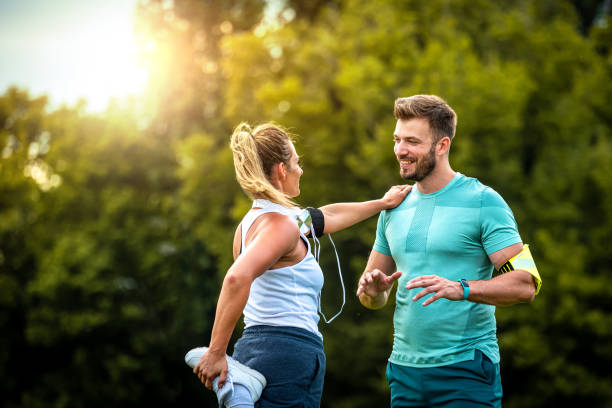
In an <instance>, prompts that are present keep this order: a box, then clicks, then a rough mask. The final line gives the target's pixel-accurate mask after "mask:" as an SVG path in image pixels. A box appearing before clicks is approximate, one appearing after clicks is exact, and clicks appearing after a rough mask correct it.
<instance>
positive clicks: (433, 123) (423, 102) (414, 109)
mask: <svg viewBox="0 0 612 408" xmlns="http://www.w3.org/2000/svg"><path fill="white" fill-rule="evenodd" d="M393 114H394V115H395V118H396V119H397V120H409V119H415V118H424V119H427V121H428V122H429V128H430V129H431V133H432V136H433V139H434V142H437V141H439V140H440V139H442V138H443V137H448V138H449V139H451V140H453V137H455V129H456V128H457V114H456V113H455V111H454V110H453V109H452V108H451V107H450V106H449V105H448V103H446V102H445V101H444V100H443V99H442V98H440V97H439V96H436V95H413V96H410V97H408V98H397V99H396V100H395V107H394V109H393Z"/></svg>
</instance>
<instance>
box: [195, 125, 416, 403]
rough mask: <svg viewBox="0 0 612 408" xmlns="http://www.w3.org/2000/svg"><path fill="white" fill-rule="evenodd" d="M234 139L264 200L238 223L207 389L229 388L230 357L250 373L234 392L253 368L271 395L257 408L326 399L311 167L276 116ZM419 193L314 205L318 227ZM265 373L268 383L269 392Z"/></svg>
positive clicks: (245, 171) (245, 173)
mask: <svg viewBox="0 0 612 408" xmlns="http://www.w3.org/2000/svg"><path fill="white" fill-rule="evenodd" d="M230 146H231V149H232V151H233V155H234V167H235V170H236V178H237V180H238V183H239V184H240V186H241V187H242V189H243V190H244V191H245V193H246V194H247V195H248V196H249V197H250V198H252V199H253V200H254V201H253V208H252V209H251V210H250V211H249V212H248V213H247V214H246V215H245V217H244V218H243V220H242V222H241V223H240V225H239V226H238V228H237V230H236V234H235V236H234V243H233V253H234V263H233V265H232V266H231V267H230V269H229V270H228V272H227V274H226V276H225V279H224V280H223V285H222V287H221V294H220V295H219V300H218V303H217V311H216V316H215V321H214V324H213V329H212V334H211V340H210V345H209V347H208V349H206V348H201V349H199V350H200V353H199V355H201V358H200V359H199V361H198V362H197V364H196V365H195V368H194V373H195V374H197V375H198V377H199V378H200V380H201V381H202V383H204V384H205V385H206V387H207V388H209V389H211V388H212V387H213V382H215V387H214V388H215V390H221V389H223V388H224V385H225V383H226V380H227V376H228V361H229V362H230V377H231V376H232V371H235V378H239V377H240V376H241V375H242V376H243V377H242V378H245V381H243V382H241V381H240V380H238V381H234V382H235V383H236V384H234V391H236V389H237V388H240V387H239V386H240V385H241V383H247V382H248V381H249V379H248V377H249V375H251V380H253V381H252V384H253V383H255V386H252V384H251V386H249V384H242V385H246V389H250V391H251V397H252V400H257V397H258V395H257V394H258V393H261V397H260V398H259V400H258V401H257V406H259V407H262V408H263V407H295V406H301V407H319V405H320V401H321V394H322V392H323V377H324V374H325V354H324V352H323V338H322V336H321V333H320V332H319V329H318V322H319V312H320V306H319V305H320V304H319V296H320V292H321V288H322V287H323V273H322V271H321V268H320V267H319V264H318V262H317V261H316V259H315V257H314V256H313V254H312V251H311V245H310V243H309V241H308V239H307V236H306V235H305V234H304V231H305V229H303V230H302V231H301V230H300V225H299V223H300V220H299V219H298V218H299V217H298V215H299V213H300V211H299V208H297V206H296V204H295V203H294V202H293V201H292V199H293V198H295V197H297V196H298V195H299V194H300V177H301V176H302V173H303V171H302V169H301V168H300V164H299V157H298V154H297V153H296V150H295V147H294V146H293V143H292V141H291V140H290V138H289V136H288V135H287V132H285V131H284V130H283V129H282V128H280V127H279V126H276V125H273V124H264V125H260V126H258V127H256V128H255V129H251V127H250V126H248V125H247V124H241V125H239V126H238V127H237V128H236V130H235V131H234V133H233V134H232V138H231V143H230ZM409 191H410V186H394V187H392V188H391V189H390V190H389V191H388V192H387V193H386V194H385V195H384V197H382V198H381V199H378V200H372V201H366V202H361V203H338V204H330V205H326V206H324V207H322V208H320V209H311V210H310V214H309V215H310V216H311V217H312V219H313V221H314V224H315V225H314V227H313V228H311V229H310V234H308V235H312V234H313V233H314V234H316V235H318V234H319V233H331V232H335V231H339V230H341V229H343V228H347V227H349V226H351V225H353V224H355V223H357V222H360V221H362V220H365V219H366V218H369V217H371V216H373V215H375V214H377V213H379V212H380V211H381V210H384V209H389V208H393V207H396V206H397V205H399V204H400V203H401V202H402V200H403V199H404V198H405V197H406V195H407V194H408V192H409ZM306 218H308V217H306ZM315 230H316V231H315ZM242 314H244V322H245V330H244V332H243V334H242V337H241V338H240V339H239V340H238V341H237V342H236V344H235V346H234V355H233V359H231V358H229V359H228V358H226V350H227V347H228V342H229V340H230V337H231V335H232V332H233V330H234V327H235V325H236V323H237V321H238V319H239V318H240V316H241V315H242ZM202 353H203V354H202ZM192 359H193V354H192ZM236 361H237V362H239V363H237V362H236ZM194 364H195V361H194ZM244 366H246V367H244ZM242 368H245V369H246V370H247V371H244V370H243V371H241V369H242ZM249 369H252V370H256V371H253V372H248V370H249ZM258 373H261V375H263V377H265V382H267V385H265V388H263V392H261V389H262V387H263V385H264V384H260V385H259V386H258V385H257V384H256V383H257V381H256V380H257V375H258ZM253 376H254V377H253ZM217 382H218V383H217ZM253 394H255V395H253ZM218 395H219V393H218ZM247 395H248V394H247ZM252 400H251V401H249V403H250V404H252V403H253V401H252ZM220 402H223V401H221V398H220ZM226 405H228V406H229V405H230V404H229V403H228V402H226ZM237 406H239V405H237Z"/></svg>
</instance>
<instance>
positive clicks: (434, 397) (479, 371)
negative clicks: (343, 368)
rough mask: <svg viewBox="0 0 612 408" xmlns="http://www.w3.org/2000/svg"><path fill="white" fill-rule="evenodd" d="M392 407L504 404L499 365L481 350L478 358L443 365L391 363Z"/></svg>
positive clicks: (493, 405)
mask: <svg viewBox="0 0 612 408" xmlns="http://www.w3.org/2000/svg"><path fill="white" fill-rule="evenodd" d="M387 381H388V382H389V388H390V389H391V407H392V408H403V407H445V408H461V407H496V408H497V407H501V399H502V386H501V376H500V373H499V364H493V362H491V360H490V359H489V358H488V357H487V356H486V355H484V354H483V353H482V351H480V350H475V351H474V359H473V360H469V361H462V362H459V363H455V364H450V365H446V366H441V367H428V368H416V367H406V366H402V365H399V364H393V363H391V362H389V363H388V364H387Z"/></svg>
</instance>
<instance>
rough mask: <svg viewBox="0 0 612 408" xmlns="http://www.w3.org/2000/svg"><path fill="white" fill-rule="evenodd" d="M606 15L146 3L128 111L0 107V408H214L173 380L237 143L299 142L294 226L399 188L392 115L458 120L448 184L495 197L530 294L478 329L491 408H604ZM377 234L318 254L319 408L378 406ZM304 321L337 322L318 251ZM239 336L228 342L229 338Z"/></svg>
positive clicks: (542, 5) (208, 300) (22, 99)
mask: <svg viewBox="0 0 612 408" xmlns="http://www.w3.org/2000/svg"><path fill="white" fill-rule="evenodd" d="M610 7H611V5H610V1H609V0H603V1H598V0H591V1H577V0H573V1H560V0H541V1H533V0H518V1H516V0H512V1H510V0H503V1H495V2H493V1H487V0H470V1H468V0H454V1H449V0H431V1H428V2H422V1H417V0H378V1H374V2H372V1H364V0H317V1H300V0H287V1H269V2H266V1H264V0H206V1H202V0H174V1H168V0H148V1H141V2H140V3H139V5H138V10H137V15H138V19H137V22H136V27H135V29H136V30H137V32H138V35H139V37H140V38H141V40H142V41H143V43H146V44H147V45H148V46H147V47H146V48H145V49H146V55H145V57H146V58H147V59H149V60H150V61H151V66H152V67H153V68H152V69H153V71H152V74H151V78H150V86H149V88H148V93H147V98H146V101H147V102H146V104H145V105H144V106H142V105H136V104H135V105H134V106H124V107H119V106H112V105H111V106H109V108H108V109H107V110H106V112H105V113H104V114H98V115H94V114H88V113H87V112H86V111H85V109H84V106H83V105H80V104H79V105H77V106H74V107H63V108H60V109H56V110H51V109H49V107H48V102H47V100H46V99H45V98H44V97H38V98H33V97H31V96H30V95H29V94H28V93H27V91H25V90H21V89H16V88H11V89H9V90H7V91H6V93H5V94H4V95H2V96H0V149H1V150H2V153H1V154H2V157H1V158H0V323H1V325H2V326H1V327H2V336H0V343H1V344H2V346H1V347H0V395H2V400H3V406H5V407H7V408H13V407H58V408H59V407H98V406H100V407H102V406H114V407H132V406H152V407H174V406H210V407H214V406H216V400H215V398H214V395H213V394H212V393H210V392H208V391H207V390H205V389H204V388H203V387H202V386H201V384H200V383H199V382H198V381H197V379H196V378H195V376H193V375H192V374H191V372H190V370H189V368H188V367H187V366H186V365H185V364H184V362H183V356H184V353H185V352H186V351H187V350H188V349H190V348H192V347H194V346H198V345H204V344H207V342H208V340H209V336H210V330H211V326H212V321H213V318H214V309H215V304H216V299H217V296H218V292H219V288H220V284H221V280H222V279H223V276H224V274H225V271H226V269H227V267H228V266H229V264H230V263H231V238H232V236H233V232H234V228H235V226H236V225H237V223H238V222H239V220H240V219H241V217H242V216H243V214H244V213H245V212H246V210H247V209H248V207H249V205H250V204H249V201H248V200H247V198H246V196H245V195H244V194H243V193H242V192H241V190H240V188H239V186H238V185H237V183H236V182H235V179H234V174H233V167H232V161H231V153H230V150H229V147H228V141H229V135H230V134H231V130H232V128H233V127H234V126H235V125H237V124H238V123H239V122H241V121H249V122H252V123H261V122H265V121H270V120H273V121H276V122H278V123H280V124H282V125H284V126H286V127H288V128H289V129H290V130H291V131H292V132H294V133H295V134H296V135H297V144H296V147H297V150H298V152H299V153H300V155H301V156H302V157H303V161H304V169H305V173H304V176H303V177H302V185H301V187H302V192H303V193H302V195H301V196H300V197H299V202H300V203H301V204H303V205H311V206H320V205H323V204H326V203H329V202H335V201H358V200H366V199H372V198H376V197H379V196H381V195H382V194H383V193H384V192H385V191H386V189H387V188H388V186H390V185H393V184H398V183H401V182H402V180H401V178H399V175H398V173H399V172H398V169H397V163H396V161H395V158H394V156H393V153H392V132H393V128H394V119H393V115H392V107H393V101H394V99H395V98H397V97H399V96H409V95H412V94H417V93H432V94H437V95H440V96H442V97H443V98H445V99H446V100H447V101H448V102H449V103H450V105H451V106H453V107H454V109H455V110H456V112H457V113H458V116H459V125H458V130H457V138H456V140H455V141H454V142H453V148H452V154H451V164H452V166H453V168H454V169H455V170H457V171H460V172H462V173H464V174H467V175H470V176H473V177H477V178H479V179H480V180H481V181H482V182H483V183H485V184H488V185H490V186H492V187H493V188H495V189H496V190H497V191H499V192H500V193H501V194H502V195H503V196H504V198H505V199H506V201H507V202H508V203H509V204H510V206H511V207H512V209H513V210H514V213H515V216H516V219H517V221H518V224H519V229H520V232H521V236H522V237H523V240H524V241H525V242H527V243H529V244H531V249H532V252H533V253H534V256H535V258H536V261H537V263H538V267H539V270H540V273H541V274H542V277H543V280H544V285H543V288H542V292H541V294H540V295H539V296H538V297H537V298H536V300H535V301H534V303H532V304H529V305H517V306H512V307H508V308H498V310H497V317H498V337H499V341H500V346H501V354H502V363H501V364H502V379H503V384H504V393H505V395H504V406H506V407H554V406H558V405H560V404H562V403H563V402H565V403H567V404H571V405H573V404H581V405H584V406H590V407H611V406H612V371H611V370H610V365H611V364H612V277H611V275H610V272H612V269H611V267H610V265H612V249H611V245H610V242H611V241H612V180H611V179H610V175H611V174H612V107H611V104H610V102H611V101H612V81H611V79H612V55H611V52H610V51H611V50H610V44H612V28H611V24H612V20H611V19H610ZM375 223H376V221H375V219H374V218H373V219H371V220H368V221H366V222H364V223H362V224H360V225H358V226H355V227H353V228H351V229H349V230H347V231H343V232H341V233H337V234H335V235H334V240H335V242H336V245H337V247H338V250H339V254H340V257H341V262H342V270H343V275H344V278H345V281H346V285H347V305H346V307H345V312H344V313H343V314H342V316H341V317H340V318H338V319H337V320H335V321H334V322H333V323H332V324H330V325H325V324H324V323H322V324H321V326H320V327H321V330H322V332H323V335H324V337H325V349H326V353H327V356H328V369H327V375H326V382H325V390H324V396H323V406H324V407H333V408H336V407H338V408H349V407H371V406H387V405H388V389H387V385H386V381H385V379H384V368H385V362H386V359H387V357H388V355H389V353H390V348H391V342H392V330H393V328H392V312H393V307H392V306H387V307H386V308H385V309H383V310H380V311H376V312H372V311H368V310H366V309H364V308H363V307H361V306H360V304H359V302H358V300H357V299H356V298H355V297H354V296H353V293H354V291H355V290H356V281H357V278H358V276H359V275H360V274H361V272H362V270H363V267H364V265H365V261H366V259H367V256H368V252H369V250H370V249H371V245H372V243H373V239H374V231H375ZM322 242H323V252H324V253H323V254H322V264H323V268H324V270H326V271H327V273H326V285H325V288H324V291H323V298H324V299H323V310H324V311H325V312H326V314H327V315H331V314H332V313H333V312H335V311H336V310H337V309H338V308H339V307H340V304H341V288H340V284H339V279H338V277H337V274H336V273H335V270H336V266H335V258H334V256H333V252H332V251H331V245H330V244H328V243H327V242H326V239H325V238H324V239H323V241H322ZM240 332H241V327H238V328H237V330H236V333H235V338H236V336H238V335H239V334H240Z"/></svg>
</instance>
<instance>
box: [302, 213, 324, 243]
mask: <svg viewBox="0 0 612 408" xmlns="http://www.w3.org/2000/svg"><path fill="white" fill-rule="evenodd" d="M306 209H307V210H308V213H309V214H310V218H311V219H312V226H313V228H314V232H315V235H316V237H317V238H318V237H320V236H322V235H323V230H324V229H325V216H324V215H323V211H321V210H319V209H318V208H312V207H306Z"/></svg>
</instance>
